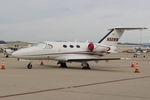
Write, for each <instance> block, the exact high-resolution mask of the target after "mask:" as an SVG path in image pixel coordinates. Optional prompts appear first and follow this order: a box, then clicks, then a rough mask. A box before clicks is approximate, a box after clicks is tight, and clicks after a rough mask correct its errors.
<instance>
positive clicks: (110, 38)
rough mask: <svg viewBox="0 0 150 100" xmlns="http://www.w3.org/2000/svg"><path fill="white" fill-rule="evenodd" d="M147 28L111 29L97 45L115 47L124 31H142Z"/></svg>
mask: <svg viewBox="0 0 150 100" xmlns="http://www.w3.org/2000/svg"><path fill="white" fill-rule="evenodd" d="M143 29H147V28H112V29H109V30H110V32H109V33H108V34H107V35H106V36H104V37H103V38H102V39H101V40H100V41H99V42H98V43H100V44H102V45H107V46H116V45H117V43H118V41H119V39H120V38H121V36H122V35H123V33H124V31H125V30H143Z"/></svg>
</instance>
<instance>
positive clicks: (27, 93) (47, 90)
mask: <svg viewBox="0 0 150 100" xmlns="http://www.w3.org/2000/svg"><path fill="white" fill-rule="evenodd" d="M143 78H150V76H143V77H134V78H125V79H119V80H112V81H104V82H97V83H90V84H83V85H75V86H68V87H62V88H54V89H46V90H39V91H32V92H24V93H17V94H10V95H4V96H0V99H1V98H8V97H16V96H23V95H29V94H37V93H43V92H50V91H58V90H64V89H73V88H80V87H87V86H94V85H100V84H108V83H116V82H122V81H128V80H137V79H143Z"/></svg>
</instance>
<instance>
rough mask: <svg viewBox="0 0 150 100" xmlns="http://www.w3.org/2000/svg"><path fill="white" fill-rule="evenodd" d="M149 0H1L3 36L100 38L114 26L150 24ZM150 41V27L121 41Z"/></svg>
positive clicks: (21, 38)
mask: <svg viewBox="0 0 150 100" xmlns="http://www.w3.org/2000/svg"><path fill="white" fill-rule="evenodd" d="M149 4H150V0H0V37H1V38H0V40H5V41H27V42H41V41H86V40H88V41H91V42H98V41H99V40H100V39H101V38H102V37H103V36H105V35H106V34H107V33H108V29H110V28H114V27H147V28H150V6H149ZM140 41H142V42H143V43H144V42H146V43H150V29H148V30H144V31H132V32H131V31H130V32H129V31H126V32H125V33H124V34H123V36H122V37H121V39H120V42H134V43H140Z"/></svg>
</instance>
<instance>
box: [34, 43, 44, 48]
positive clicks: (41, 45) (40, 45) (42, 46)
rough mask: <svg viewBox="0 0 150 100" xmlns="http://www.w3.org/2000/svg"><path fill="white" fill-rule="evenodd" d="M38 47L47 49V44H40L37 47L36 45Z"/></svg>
mask: <svg viewBox="0 0 150 100" xmlns="http://www.w3.org/2000/svg"><path fill="white" fill-rule="evenodd" d="M35 46H36V47H39V48H45V47H46V44H45V43H38V44H37V45H35Z"/></svg>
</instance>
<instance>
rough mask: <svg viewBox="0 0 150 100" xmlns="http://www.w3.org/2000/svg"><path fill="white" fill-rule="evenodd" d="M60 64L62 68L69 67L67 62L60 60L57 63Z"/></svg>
mask: <svg viewBox="0 0 150 100" xmlns="http://www.w3.org/2000/svg"><path fill="white" fill-rule="evenodd" d="M58 64H60V68H67V64H66V62H61V61H58V63H57V65H58Z"/></svg>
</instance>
